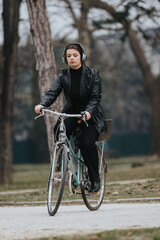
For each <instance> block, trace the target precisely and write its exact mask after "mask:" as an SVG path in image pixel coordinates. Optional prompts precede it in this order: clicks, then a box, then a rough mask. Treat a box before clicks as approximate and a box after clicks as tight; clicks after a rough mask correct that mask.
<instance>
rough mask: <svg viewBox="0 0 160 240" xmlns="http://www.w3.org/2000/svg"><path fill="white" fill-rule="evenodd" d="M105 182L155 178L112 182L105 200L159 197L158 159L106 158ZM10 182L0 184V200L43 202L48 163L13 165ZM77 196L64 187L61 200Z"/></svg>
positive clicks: (159, 166)
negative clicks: (144, 180)
mask: <svg viewBox="0 0 160 240" xmlns="http://www.w3.org/2000/svg"><path fill="white" fill-rule="evenodd" d="M107 162H108V173H107V182H110V181H119V180H134V179H146V178H147V179H148V178H154V180H153V181H150V180H149V181H147V182H145V183H131V184H125V185H120V184H117V183H114V184H112V185H106V193H105V197H104V199H106V200H110V201H111V202H114V201H115V200H116V199H121V198H142V197H160V174H159V173H160V160H159V159H157V160H154V161H153V159H151V158H150V157H130V158H119V159H109V160H107ZM133 163H141V166H140V167H134V168H133V167H132V165H133ZM13 170H14V174H13V183H12V184H9V185H8V186H3V185H0V191H6V194H5V195H2V194H0V203H5V202H30V201H31V202H33V201H46V199H47V185H48V177H49V171H50V164H39V165H31V164H28V165H14V168H13ZM25 189H35V191H34V192H28V193H21V194H7V191H11V190H25ZM80 198H81V196H80V195H76V196H73V195H71V194H70V193H69V190H68V187H66V189H65V192H64V196H63V200H72V199H73V200H76V199H80Z"/></svg>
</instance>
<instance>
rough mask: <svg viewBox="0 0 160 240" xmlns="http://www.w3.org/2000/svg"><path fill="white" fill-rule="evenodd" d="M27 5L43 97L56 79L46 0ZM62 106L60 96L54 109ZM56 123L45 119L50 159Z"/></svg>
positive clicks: (32, 1) (50, 118)
mask: <svg viewBox="0 0 160 240" xmlns="http://www.w3.org/2000/svg"><path fill="white" fill-rule="evenodd" d="M26 3H27V7H28V12H29V19H30V28H31V34H32V37H33V41H34V48H35V58H36V70H37V72H38V83H39V89H40V95H41V97H43V96H44V94H45V93H46V91H47V90H48V89H49V88H50V85H51V83H52V82H53V81H54V79H55V77H56V63H55V57H54V51H53V41H52V39H51V32H50V26H49V22H48V16H47V11H46V4H45V0H39V1H34V0H26ZM62 104H63V101H62V96H60V97H59V98H58V99H57V101H56V103H54V105H53V108H54V109H55V110H57V111H60V110H61V109H62ZM54 122H55V121H53V118H52V117H49V116H47V117H46V118H45V123H46V128H47V136H48V145H49V151H50V157H52V155H53V150H54V149H53V141H54V134H53V123H54Z"/></svg>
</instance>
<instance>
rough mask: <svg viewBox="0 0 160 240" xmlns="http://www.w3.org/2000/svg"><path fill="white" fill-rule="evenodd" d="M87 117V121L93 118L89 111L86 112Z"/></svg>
mask: <svg viewBox="0 0 160 240" xmlns="http://www.w3.org/2000/svg"><path fill="white" fill-rule="evenodd" d="M84 112H85V115H86V120H89V119H90V118H91V114H90V113H89V112H87V111H84Z"/></svg>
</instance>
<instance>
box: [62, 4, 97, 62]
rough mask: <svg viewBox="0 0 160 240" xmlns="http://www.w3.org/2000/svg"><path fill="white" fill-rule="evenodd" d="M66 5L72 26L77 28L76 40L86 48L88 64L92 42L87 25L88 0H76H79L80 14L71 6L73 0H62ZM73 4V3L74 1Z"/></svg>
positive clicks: (90, 31)
mask: <svg viewBox="0 0 160 240" xmlns="http://www.w3.org/2000/svg"><path fill="white" fill-rule="evenodd" d="M63 1H64V2H65V3H66V5H67V8H68V10H69V11H70V14H71V17H72V20H73V27H74V28H76V29H77V31H78V41H79V42H80V43H82V44H83V45H84V46H85V48H86V50H87V55H88V60H87V62H88V65H91V64H92V62H91V59H90V55H91V49H92V45H93V42H94V39H93V35H92V30H91V29H90V27H89V26H88V14H89V10H90V5H89V3H88V1H78V2H79V5H80V6H79V10H80V16H77V14H76V12H75V10H74V6H73V1H71V0H63ZM74 4H75V3H74Z"/></svg>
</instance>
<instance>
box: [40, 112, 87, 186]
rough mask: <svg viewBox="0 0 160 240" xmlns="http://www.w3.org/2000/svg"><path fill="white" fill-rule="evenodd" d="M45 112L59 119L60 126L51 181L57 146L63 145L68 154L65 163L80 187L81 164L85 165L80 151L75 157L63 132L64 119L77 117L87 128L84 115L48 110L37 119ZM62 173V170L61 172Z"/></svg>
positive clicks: (52, 170) (55, 151)
mask: <svg viewBox="0 0 160 240" xmlns="http://www.w3.org/2000/svg"><path fill="white" fill-rule="evenodd" d="M45 112H48V113H51V114H55V115H57V116H59V117H60V124H59V134H58V141H56V143H55V148H54V154H53V160H52V167H51V178H50V179H51V180H52V177H53V172H54V167H55V166H54V165H55V159H56V154H57V150H58V148H59V146H60V145H61V144H65V145H66V147H67V152H68V158H67V162H68V164H69V166H70V168H71V172H72V173H73V176H74V178H75V181H76V185H77V186H78V185H80V184H81V169H82V164H84V165H85V163H84V162H83V161H82V160H81V152H80V149H79V150H78V155H76V153H75V152H74V150H73V148H72V144H71V143H70V141H69V140H68V138H67V136H66V131H65V124H64V119H66V118H67V117H77V118H81V119H82V120H83V121H84V122H85V123H86V125H87V126H88V124H87V122H86V121H85V116H84V113H82V114H66V113H57V112H54V111H51V110H49V109H45V108H44V109H42V114H40V115H39V116H37V117H36V118H38V117H41V116H43V115H44V114H45ZM70 158H72V159H73V160H74V162H75V164H76V167H77V173H76V172H75V170H74V167H73V164H72V162H71V159H70ZM61 171H62V172H63V170H61Z"/></svg>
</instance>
